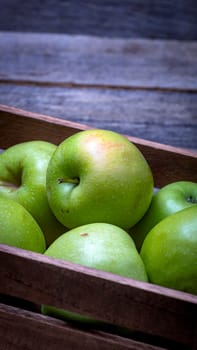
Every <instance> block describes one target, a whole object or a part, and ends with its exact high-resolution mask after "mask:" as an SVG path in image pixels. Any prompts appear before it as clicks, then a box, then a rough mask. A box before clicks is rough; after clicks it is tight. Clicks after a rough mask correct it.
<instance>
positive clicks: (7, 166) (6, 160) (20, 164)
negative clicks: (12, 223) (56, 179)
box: [0, 141, 65, 245]
mask: <svg viewBox="0 0 197 350" xmlns="http://www.w3.org/2000/svg"><path fill="white" fill-rule="evenodd" d="M55 149H56V146H55V145H53V144H52V143H49V142H45V141H28V142H24V143H20V144H17V145H14V146H11V147H10V148H8V149H7V150H5V151H4V152H3V153H1V154H0V196H1V197H2V196H3V197H4V198H10V199H12V200H15V201H17V202H18V203H20V204H21V205H23V206H24V207H25V208H26V209H27V210H28V211H29V212H30V213H31V215H32V216H33V217H34V218H35V220H36V221H37V222H38V224H39V225H40V227H41V229H42V231H43V232H44V235H45V237H46V242H47V245H49V244H50V243H51V242H52V241H53V240H54V239H56V238H57V237H58V236H59V235H60V234H61V233H63V232H65V228H64V227H62V225H61V224H60V223H59V222H58V220H57V219H56V217H55V216H54V214H53V212H52V211H51V209H50V207H49V204H48V199H47V195H46V170H47V166H48V163H49V160H50V158H51V156H52V154H53V153H54V151H55Z"/></svg>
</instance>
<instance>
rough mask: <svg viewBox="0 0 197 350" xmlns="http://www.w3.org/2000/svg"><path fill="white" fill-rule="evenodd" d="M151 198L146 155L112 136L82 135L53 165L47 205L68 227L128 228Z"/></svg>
mask: <svg viewBox="0 0 197 350" xmlns="http://www.w3.org/2000/svg"><path fill="white" fill-rule="evenodd" d="M152 193H153V176H152V172H151V169H150V167H149V165H148V163H147V161H146V160H145V158H144V156H143V155H142V153H141V152H140V151H139V150H138V148H137V147H136V146H135V145H134V144H132V143H131V142H130V141H129V140H128V139H127V138H126V137H124V136H123V135H120V134H118V133H116V132H113V131H109V130H102V129H96V130H95V129H93V130H86V131H81V132H78V133H76V134H74V135H72V136H70V137H68V138H67V139H66V140H64V141H63V142H62V143H61V144H60V145H59V146H58V147H57V149H56V151H55V152H54V154H53V156H52V157H51V160H50V162H49V166H48V170H47V194H48V200H49V204H50V206H51V209H52V210H53V212H54V214H55V215H56V217H57V219H58V220H59V221H60V222H61V223H62V224H63V225H65V226H66V227H68V228H73V227H77V226H81V225H85V224H89V223H93V222H106V223H110V224H114V225H117V226H120V227H122V228H124V229H127V228H129V227H131V226H133V225H134V224H135V223H136V222H137V221H139V219H140V218H141V217H142V216H143V215H144V213H145V211H146V210H147V208H148V206H149V204H150V201H151V198H152Z"/></svg>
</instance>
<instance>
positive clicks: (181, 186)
mask: <svg viewBox="0 0 197 350" xmlns="http://www.w3.org/2000/svg"><path fill="white" fill-rule="evenodd" d="M196 203H197V183H196V182H191V181H177V182H172V183H170V184H168V185H166V186H164V187H163V188H162V189H160V190H159V191H157V192H155V193H154V195H153V197H152V201H151V204H150V207H149V208H148V210H147V212H146V213H145V215H144V217H143V218H142V219H141V220H140V221H139V222H138V223H137V224H136V225H135V226H134V227H133V228H132V229H131V232H130V233H131V236H132V238H133V239H134V241H135V244H136V247H137V249H138V250H140V248H141V246H142V243H143V241H144V238H145V237H146V235H147V233H148V232H149V231H150V230H151V229H152V228H153V227H154V226H155V225H156V224H157V223H158V222H159V221H161V220H162V219H164V218H165V217H167V216H168V215H171V214H173V213H176V212H178V211H180V210H182V209H184V208H188V207H190V206H193V205H194V204H196Z"/></svg>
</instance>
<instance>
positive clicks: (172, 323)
mask: <svg viewBox="0 0 197 350" xmlns="http://www.w3.org/2000/svg"><path fill="white" fill-rule="evenodd" d="M0 257H1V264H0V292H1V293H4V294H8V295H14V296H18V297H20V298H24V299H27V300H30V301H32V302H36V303H38V304H42V303H44V304H48V305H53V306H56V307H61V308H64V309H67V310H70V311H74V312H79V313H81V314H84V315H87V316H91V317H93V318H95V319H98V320H102V321H105V322H107V323H110V324H115V325H116V326H121V327H126V328H128V329H130V330H134V331H140V332H142V333H146V334H147V335H148V334H149V335H155V336H159V337H163V338H164V339H168V340H171V341H175V342H177V343H179V344H183V345H185V346H191V347H192V344H193V340H194V336H195V328H196V311H197V297H196V296H194V295H191V294H187V293H182V292H177V291H174V290H170V289H167V288H162V287H159V286H154V285H151V284H149V283H145V282H139V281H136V280H132V279H128V278H125V277H121V276H118V275H113V274H110V273H106V272H102V271H99V270H93V269H90V268H85V267H83V266H80V265H78V264H72V263H69V262H66V261H63V260H58V259H52V258H48V257H46V256H43V255H41V254H36V253H32V252H28V251H25V250H22V249H17V248H13V247H8V246H4V245H1V246H0ZM60 291H61V292H60Z"/></svg>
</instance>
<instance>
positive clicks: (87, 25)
mask: <svg viewBox="0 0 197 350" xmlns="http://www.w3.org/2000/svg"><path fill="white" fill-rule="evenodd" d="M196 20H197V2H196V1H195V0H187V1H186V0H174V1H172V0H160V1H155V0H121V1H120V0H94V1H92V0H87V1H79V0H72V1H68V0H65V1H61V0H47V1H33V0H30V1H24V0H22V1H21V0H1V11H0V30H11V31H24V32H26V31H30V32H50V33H68V34H87V35H96V36H101V37H130V38H139V37H141V38H142V37H144V38H168V39H180V40H192V39H193V40H194V39H197V26H196Z"/></svg>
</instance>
